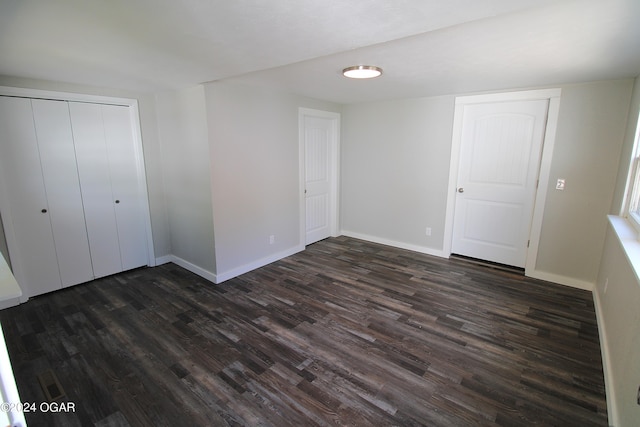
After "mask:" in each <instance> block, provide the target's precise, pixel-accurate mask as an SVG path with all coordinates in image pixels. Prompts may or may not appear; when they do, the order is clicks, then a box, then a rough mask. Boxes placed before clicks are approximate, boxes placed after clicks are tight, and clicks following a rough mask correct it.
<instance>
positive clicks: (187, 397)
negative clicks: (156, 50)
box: [0, 237, 607, 427]
mask: <svg viewBox="0 0 640 427" xmlns="http://www.w3.org/2000/svg"><path fill="white" fill-rule="evenodd" d="M0 320H1V322H2V326H3V328H4V331H5V335H6V340H7V346H8V349H9V353H10V356H11V360H12V364H13V368H14V373H15V376H16V381H17V384H18V389H19V392H20V394H21V398H22V400H23V401H24V402H36V403H40V402H44V401H46V399H45V397H44V394H43V391H42V388H41V387H40V384H39V382H38V379H37V377H38V375H40V374H42V373H43V372H46V371H48V370H52V371H53V372H54V374H55V375H56V376H57V378H58V380H59V382H60V384H61V386H62V388H63V389H64V391H65V393H66V396H65V397H63V398H62V400H61V401H62V402H71V403H73V404H74V405H75V412H71V413H43V412H40V411H37V412H34V413H27V414H26V418H27V422H28V424H29V425H31V426H92V425H96V426H126V425H131V426H196V425H201V426H218V425H230V426H241V425H242V426H244V425H251V426H313V425H320V426H322V425H332V426H334V425H340V426H342V425H344V426H419V425H427V426H467V425H487V426H491V425H499V426H529V425H545V426H546V425H556V426H581V427H585V426H606V425H607V414H606V402H605V395H604V380H603V373H602V362H601V355H600V346H599V341H598V331H597V325H596V319H595V314H594V306H593V301H592V296H591V294H590V293H589V292H586V291H581V290H577V289H572V288H569V287H564V286H560V285H555V284H551V283H547V282H542V281H538V280H533V279H529V278H525V277H523V276H521V275H518V274H516V273H512V272H508V271H501V270H497V269H492V268H489V267H482V266H478V265H474V264H470V263H467V262H465V261H461V260H454V259H452V260H446V259H440V258H435V257H430V256H427V255H422V254H418V253H414V252H410V251H405V250H401V249H395V248H390V247H387V246H382V245H377V244H372V243H367V242H363V241H359V240H355V239H350V238H345V237H340V238H332V239H328V240H325V241H321V242H318V243H316V244H314V245H311V246H309V247H308V248H307V250H306V251H304V252H301V253H299V254H296V255H294V256H291V257H289V258H286V259H283V260H281V261H278V262H275V263H273V264H271V265H268V266H266V267H263V268H261V269H258V270H255V271H253V272H251V273H248V274H245V275H243V276H240V277H238V278H235V279H233V280H230V281H228V282H225V283H223V284H221V285H213V284H211V283H209V282H206V281H205V280H203V279H202V278H200V277H198V276H195V275H193V274H191V273H189V272H187V271H185V270H183V269H181V268H180V267H177V266H176V265H173V264H167V265H163V266H160V267H156V268H146V269H139V270H134V271H130V272H126V273H123V274H119V275H116V276H113V277H108V278H104V279H100V280H96V281H94V282H91V283H88V284H84V285H79V286H75V287H72V288H68V289H64V290H61V291H58V292H55V293H51V294H48V295H43V296H40V297H37V298H34V299H32V300H31V301H29V302H28V303H26V304H23V305H20V306H18V307H14V308H10V309H6V310H3V311H2V312H0Z"/></svg>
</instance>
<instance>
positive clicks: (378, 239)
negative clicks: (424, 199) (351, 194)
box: [341, 230, 450, 258]
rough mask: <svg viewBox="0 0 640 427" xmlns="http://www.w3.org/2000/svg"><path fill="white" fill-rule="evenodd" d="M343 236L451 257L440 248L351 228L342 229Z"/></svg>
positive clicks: (441, 256)
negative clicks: (414, 243)
mask: <svg viewBox="0 0 640 427" xmlns="http://www.w3.org/2000/svg"><path fill="white" fill-rule="evenodd" d="M341 234H342V235H343V236H347V237H352V238H354V239H360V240H366V241H368V242H373V243H379V244H381V245H387V246H393V247H396V248H400V249H407V250H410V251H414V252H419V253H422V254H426V255H433V256H437V257H440V258H449V255H450V254H448V253H446V252H445V251H441V250H439V249H433V248H428V247H426V246H419V245H412V244H410V243H405V242H398V241H397V240H389V239H384V238H382V237H377V236H371V235H369V234H361V233H356V232H353V231H349V230H342V233H341Z"/></svg>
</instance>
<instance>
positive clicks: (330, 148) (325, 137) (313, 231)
mask: <svg viewBox="0 0 640 427" xmlns="http://www.w3.org/2000/svg"><path fill="white" fill-rule="evenodd" d="M336 122H337V118H335V117H322V116H312V115H306V114H305V115H304V117H303V124H302V126H303V150H304V177H305V178H304V179H305V182H304V185H305V224H306V229H305V235H306V240H305V243H306V244H307V245H309V244H311V243H314V242H317V241H319V240H322V239H325V238H327V237H330V236H331V235H333V234H335V232H336V231H335V229H336V222H337V215H336V209H337V207H336V204H337V195H336V193H337V183H336V180H337V178H336V174H337V165H336V163H337V160H336V159H337V125H336Z"/></svg>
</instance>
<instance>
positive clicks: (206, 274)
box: [156, 255, 218, 283]
mask: <svg viewBox="0 0 640 427" xmlns="http://www.w3.org/2000/svg"><path fill="white" fill-rule="evenodd" d="M169 262H172V263H174V264H176V265H179V266H180V267H182V268H184V269H185V270H189V271H190V272H192V273H194V274H197V275H198V276H200V277H202V278H203V279H207V280H208V281H210V282H213V283H218V281H217V280H218V279H217V277H216V274H215V273H212V272H210V271H208V270H205V269H204V268H202V267H198V266H197V265H195V264H192V263H190V262H189V261H186V260H184V259H182V258H180V257H177V256H175V255H165V256H163V257H160V258H156V264H157V265H162V264H167V263H169Z"/></svg>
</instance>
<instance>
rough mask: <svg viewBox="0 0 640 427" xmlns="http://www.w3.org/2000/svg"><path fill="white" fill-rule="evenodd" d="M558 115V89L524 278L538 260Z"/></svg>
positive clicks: (551, 100)
mask: <svg viewBox="0 0 640 427" xmlns="http://www.w3.org/2000/svg"><path fill="white" fill-rule="evenodd" d="M559 113H560V89H558V94H557V96H555V97H553V98H549V107H548V112H547V127H546V130H545V134H544V142H543V143H542V144H543V145H542V158H541V160H540V171H539V173H538V190H537V191H536V199H535V201H534V205H533V217H532V219H531V231H530V232H529V249H528V250H527V260H526V264H525V267H524V274H525V275H526V276H531V275H532V274H534V272H535V268H536V263H537V260H538V248H539V246H540V235H541V234H542V219H543V217H544V207H545V202H546V200H547V191H548V189H549V176H550V175H551V161H552V158H553V148H554V146H555V143H556V130H557V129H558V115H559ZM532 277H533V276H532Z"/></svg>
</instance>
